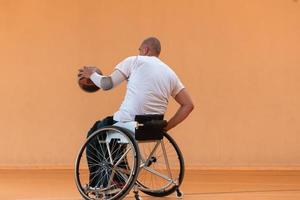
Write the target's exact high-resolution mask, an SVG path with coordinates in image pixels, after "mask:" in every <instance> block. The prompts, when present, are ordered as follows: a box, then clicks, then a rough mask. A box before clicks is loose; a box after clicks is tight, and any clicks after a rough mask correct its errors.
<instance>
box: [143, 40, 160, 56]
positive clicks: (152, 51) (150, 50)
mask: <svg viewBox="0 0 300 200" xmlns="http://www.w3.org/2000/svg"><path fill="white" fill-rule="evenodd" d="M139 50H140V54H141V55H148V56H157V57H158V56H159V54H160V51H161V46H160V41H159V40H158V39H157V38H155V37H149V38H146V39H145V40H144V41H143V42H142V44H141V47H140V48H139Z"/></svg>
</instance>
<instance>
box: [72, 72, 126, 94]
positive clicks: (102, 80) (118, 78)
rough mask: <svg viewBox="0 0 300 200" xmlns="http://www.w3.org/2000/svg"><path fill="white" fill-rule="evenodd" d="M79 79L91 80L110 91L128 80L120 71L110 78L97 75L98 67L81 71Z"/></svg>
mask: <svg viewBox="0 0 300 200" xmlns="http://www.w3.org/2000/svg"><path fill="white" fill-rule="evenodd" d="M78 77H79V78H90V79H91V80H92V81H93V83H94V84H95V85H96V86H98V87H99V88H102V89H103V90H110V89H112V88H114V87H116V86H117V85H119V84H120V83H122V82H123V81H124V80H126V77H125V76H124V75H123V74H122V73H121V72H120V71H119V70H115V71H113V73H112V74H111V75H110V76H103V75H102V74H99V73H97V68H96V67H84V68H83V69H79V74H78Z"/></svg>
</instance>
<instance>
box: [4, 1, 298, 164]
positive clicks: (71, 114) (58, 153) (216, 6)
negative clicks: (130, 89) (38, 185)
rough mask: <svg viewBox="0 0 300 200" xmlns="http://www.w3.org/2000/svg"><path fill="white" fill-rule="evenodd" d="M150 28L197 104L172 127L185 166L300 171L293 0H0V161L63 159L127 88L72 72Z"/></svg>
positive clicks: (116, 52)
mask: <svg viewBox="0 0 300 200" xmlns="http://www.w3.org/2000/svg"><path fill="white" fill-rule="evenodd" d="M151 35H154V36H157V37H159V38H160V39H161V42H162V51H163V52H162V60H164V61H165V62H166V63H168V64H169V65H170V66H172V68H173V69H174V70H175V71H176V72H177V73H178V75H179V76H180V78H181V79H182V81H183V83H184V84H185V85H186V87H187V88H188V89H189V91H190V93H191V94H192V97H193V100H194V102H195V104H196V109H195V110H194V112H193V114H192V115H191V116H190V118H189V119H188V120H186V121H185V122H184V123H183V124H182V125H180V126H179V127H177V128H176V129H174V130H173V131H172V135H173V136H174V137H175V138H176V140H177V141H178V143H179V144H180V146H181V148H182V150H183V153H184V156H185V159H186V165H187V166H188V167H221V168H222V167H225V168H230V167H246V168H247V167H250V168H251V167H299V166H300V159H299V158H300V146H299V141H300V135H299V133H300V114H299V113H300V94H299V91H300V81H299V80H300V56H299V55H300V54H299V52H300V3H299V2H297V1H293V0H252V1H240V0H219V1H213V0H198V1H196V0H195V1H191V0H187V1H174V0H161V1H158V0H153V1H141V0H130V1H122V0H118V1H117V0H112V1H100V0H76V1H75V0H63V1H60V0H1V1H0V66H1V78H0V93H1V99H0V110H1V112H0V127H1V131H0V134H1V135H0V136H1V140H0V158H1V160H0V166H1V167H9V166H13V167H16V166H18V167H32V166H33V167H37V166H38V167H43V166H56V167H60V166H71V165H72V164H73V161H74V159H75V156H76V153H77V150H78V149H79V146H80V144H81V143H82V142H83V140H84V138H85V135H86V133H85V132H86V131H87V130H88V129H89V127H90V126H91V125H92V124H93V122H94V121H95V120H97V119H100V118H102V117H103V116H106V115H109V114H111V113H113V112H114V111H116V110H117V108H118V106H119V104H120V102H121V101H122V97H123V95H124V92H125V85H124V84H123V85H122V86H121V87H119V88H117V89H115V90H113V91H109V92H99V93H96V94H86V93H84V92H82V91H81V90H80V89H79V88H78V86H77V84H76V74H77V69H78V68H79V67H80V66H82V65H97V66H99V67H100V68H101V69H102V70H103V71H104V72H105V73H110V72H111V70H112V69H113V68H114V66H115V64H117V63H118V62H119V61H120V60H121V59H123V58H125V57H127V56H130V55H135V54H137V49H138V46H139V44H140V42H141V40H142V39H144V38H145V37H147V36H151ZM175 109H176V105H175V103H174V101H172V102H171V105H170V109H169V110H168V113H167V116H171V115H172V114H173V113H174V112H175V111H176V110H175Z"/></svg>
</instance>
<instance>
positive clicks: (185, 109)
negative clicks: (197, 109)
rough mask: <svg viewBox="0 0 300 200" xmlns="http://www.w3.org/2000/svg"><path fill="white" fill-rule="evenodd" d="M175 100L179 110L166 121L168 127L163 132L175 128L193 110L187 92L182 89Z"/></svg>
mask: <svg viewBox="0 0 300 200" xmlns="http://www.w3.org/2000/svg"><path fill="white" fill-rule="evenodd" d="M175 100H176V102H177V103H179V104H180V107H179V109H178V110H177V112H176V114H175V115H174V116H173V117H172V118H171V119H170V120H169V121H168V125H167V126H166V128H165V130H166V131H168V130H170V129H172V128H174V127H175V126H177V125H178V124H179V123H180V122H182V121H183V120H184V119H185V118H186V117H187V116H188V115H189V114H190V113H191V112H192V110H193V109H194V104H193V102H192V99H191V97H190V95H189V93H188V91H187V90H186V89H185V88H184V89H182V90H181V91H180V92H179V93H178V94H177V95H176V96H175Z"/></svg>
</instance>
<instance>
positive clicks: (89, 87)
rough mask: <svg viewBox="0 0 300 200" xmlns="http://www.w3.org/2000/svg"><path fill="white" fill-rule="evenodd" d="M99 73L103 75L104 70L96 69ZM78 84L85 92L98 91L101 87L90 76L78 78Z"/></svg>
mask: <svg viewBox="0 0 300 200" xmlns="http://www.w3.org/2000/svg"><path fill="white" fill-rule="evenodd" d="M96 72H97V73H98V74H101V75H102V72H101V71H100V70H99V69H97V71H96ZM78 85H79V87H80V88H81V89H82V90H83V91H85V92H96V91H98V90H99V89H100V88H99V87H98V86H96V85H95V84H94V83H93V81H92V80H91V79H89V78H80V79H79V80H78Z"/></svg>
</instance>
